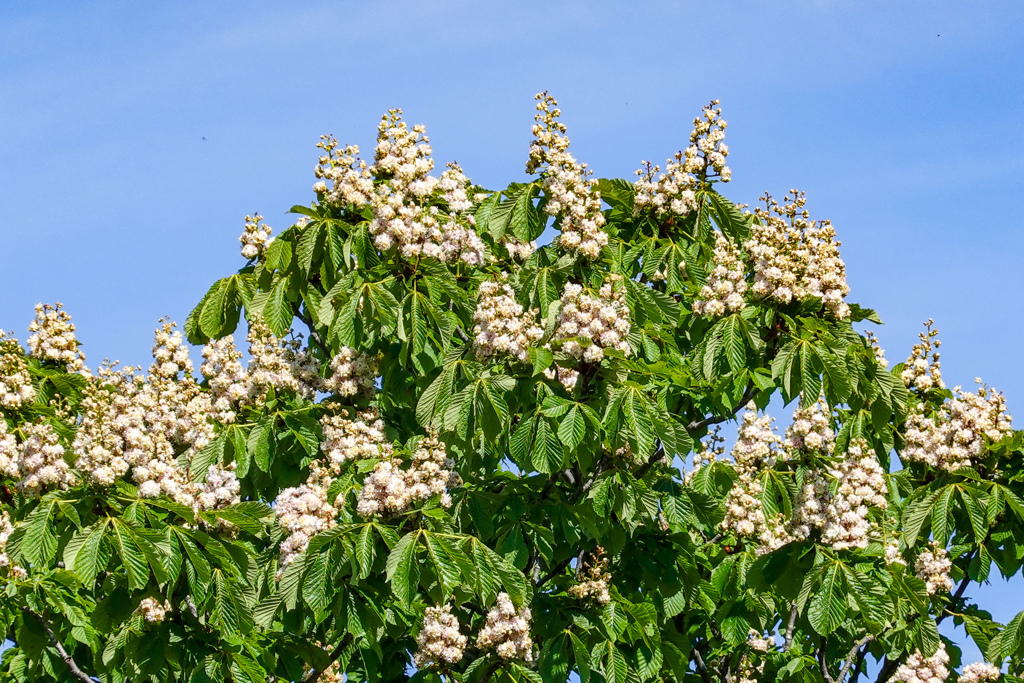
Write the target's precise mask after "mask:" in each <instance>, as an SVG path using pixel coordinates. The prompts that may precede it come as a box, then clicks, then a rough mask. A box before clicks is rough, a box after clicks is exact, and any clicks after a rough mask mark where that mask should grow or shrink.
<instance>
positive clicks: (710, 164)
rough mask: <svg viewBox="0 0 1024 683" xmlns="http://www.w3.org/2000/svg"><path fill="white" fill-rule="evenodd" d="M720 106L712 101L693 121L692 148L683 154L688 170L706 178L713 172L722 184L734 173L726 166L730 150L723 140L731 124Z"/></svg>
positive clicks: (688, 148) (716, 101)
mask: <svg viewBox="0 0 1024 683" xmlns="http://www.w3.org/2000/svg"><path fill="white" fill-rule="evenodd" d="M719 104H721V103H720V102H719V101H718V100H711V102H710V103H709V104H708V105H707V106H706V107H704V111H702V112H701V116H698V117H696V118H694V119H693V132H692V133H690V146H689V147H687V148H686V151H685V152H684V153H683V154H684V156H685V157H686V160H687V161H686V166H687V168H689V169H692V170H693V172H695V173H703V174H704V175H705V176H710V175H712V172H713V173H717V174H718V176H719V178H721V180H722V182H724V183H727V182H729V180H730V179H731V178H732V171H731V170H729V167H728V166H726V165H725V158H726V157H727V156H729V148H728V147H727V146H726V144H725V143H724V142H723V140H725V129H726V127H727V126H728V125H729V124H728V123H726V122H725V120H724V119H723V118H722V108H721V107H719V106H718V105H719ZM708 169H710V170H711V171H710V172H709V170H708Z"/></svg>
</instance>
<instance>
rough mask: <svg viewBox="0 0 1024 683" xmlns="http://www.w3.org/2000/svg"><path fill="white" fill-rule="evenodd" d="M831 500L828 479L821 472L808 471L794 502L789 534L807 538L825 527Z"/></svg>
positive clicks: (794, 536)
mask: <svg viewBox="0 0 1024 683" xmlns="http://www.w3.org/2000/svg"><path fill="white" fill-rule="evenodd" d="M831 500H832V493H831V491H830V490H829V485H828V480H827V479H826V478H825V477H824V476H823V475H822V474H821V473H820V472H817V471H810V472H808V474H807V477H806V478H805V479H804V483H803V486H802V487H800V492H799V493H798V494H797V497H796V501H795V502H794V503H793V518H792V520H790V523H789V527H788V529H787V530H788V532H789V534H790V535H791V536H792V537H793V538H798V539H803V540H806V539H808V538H810V537H811V533H812V532H813V531H815V530H818V531H820V530H822V529H824V528H825V525H826V523H827V521H828V516H827V512H828V506H829V503H830V502H831Z"/></svg>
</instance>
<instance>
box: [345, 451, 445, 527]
mask: <svg viewBox="0 0 1024 683" xmlns="http://www.w3.org/2000/svg"><path fill="white" fill-rule="evenodd" d="M454 467H455V463H454V461H452V460H451V459H450V458H448V453H447V451H446V449H445V446H444V444H443V443H442V442H441V441H439V440H438V439H437V437H436V436H435V435H433V434H429V435H427V436H426V437H424V438H423V439H422V440H421V441H420V442H419V444H418V446H417V447H416V450H415V451H413V453H412V462H411V463H410V464H409V467H408V468H407V469H404V470H403V469H402V467H401V463H400V462H399V461H398V460H397V459H395V458H390V459H388V460H384V461H382V462H380V463H377V465H376V466H375V467H374V468H373V472H371V473H370V476H368V477H367V478H366V479H365V480H364V481H363V489H362V491H360V492H359V500H358V502H357V504H356V511H357V512H358V513H359V514H360V516H362V517H370V516H372V515H394V514H399V513H401V512H405V511H406V510H408V509H409V508H410V507H412V505H413V504H414V503H416V502H418V501H422V500H426V499H427V498H430V497H431V496H433V495H439V496H440V497H441V505H442V506H443V507H449V506H450V505H451V504H452V499H451V496H450V495H449V494H448V488H449V487H454V486H458V485H460V484H461V483H462V480H461V478H459V475H458V474H456V473H455V472H454V471H453V468H454Z"/></svg>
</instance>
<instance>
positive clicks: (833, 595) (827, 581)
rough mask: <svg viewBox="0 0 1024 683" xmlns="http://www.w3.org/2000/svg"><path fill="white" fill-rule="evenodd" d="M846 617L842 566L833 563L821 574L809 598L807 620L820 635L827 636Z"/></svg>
mask: <svg viewBox="0 0 1024 683" xmlns="http://www.w3.org/2000/svg"><path fill="white" fill-rule="evenodd" d="M845 617H846V587H845V585H844V580H843V572H842V566H841V564H840V563H838V562H836V563H833V564H832V565H831V566H829V567H828V568H826V569H825V571H824V573H823V574H822V579H821V584H820V585H819V586H818V590H817V592H816V593H815V594H814V596H813V597H812V598H811V604H810V607H809V608H808V610H807V618H808V620H809V621H810V622H811V626H812V627H813V628H814V630H815V631H817V632H818V633H819V634H820V635H823V636H827V635H828V634H830V633H832V631H835V630H836V628H838V627H839V624H841V623H843V619H844V618H845Z"/></svg>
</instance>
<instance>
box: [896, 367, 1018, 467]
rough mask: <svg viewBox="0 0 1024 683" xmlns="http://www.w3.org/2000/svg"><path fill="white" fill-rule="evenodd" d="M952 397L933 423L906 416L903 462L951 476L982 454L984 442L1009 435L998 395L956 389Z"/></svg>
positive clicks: (916, 414) (918, 415) (986, 390)
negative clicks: (933, 468) (942, 471)
mask: <svg viewBox="0 0 1024 683" xmlns="http://www.w3.org/2000/svg"><path fill="white" fill-rule="evenodd" d="M979 383H980V380H979ZM953 394H954V398H953V399H952V400H950V401H947V402H946V403H944V404H943V405H942V407H941V408H940V409H939V410H938V411H937V413H936V415H935V416H934V419H929V418H927V417H925V416H924V415H922V414H921V413H920V412H913V413H911V414H910V415H908V416H907V425H906V426H907V432H906V446H905V447H904V449H903V453H902V454H901V455H902V457H903V459H905V460H906V461H908V462H922V463H925V464H927V465H931V466H932V467H935V468H938V469H942V470H946V471H948V472H953V471H956V470H958V469H960V468H962V467H970V466H971V465H972V463H973V462H974V461H976V460H978V459H979V458H980V457H981V456H982V455H983V454H984V452H985V439H989V440H990V441H999V440H1000V439H1002V438H1003V437H1004V436H1006V435H1008V434H1011V433H1012V432H1013V426H1012V424H1011V422H1010V416H1009V415H1008V414H1007V413H1006V399H1005V397H1004V396H1003V395H1002V394H1001V393H999V392H997V391H994V390H991V389H989V388H987V387H985V386H982V388H981V389H979V390H978V392H977V393H973V392H963V391H961V390H960V387H956V388H955V389H953Z"/></svg>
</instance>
